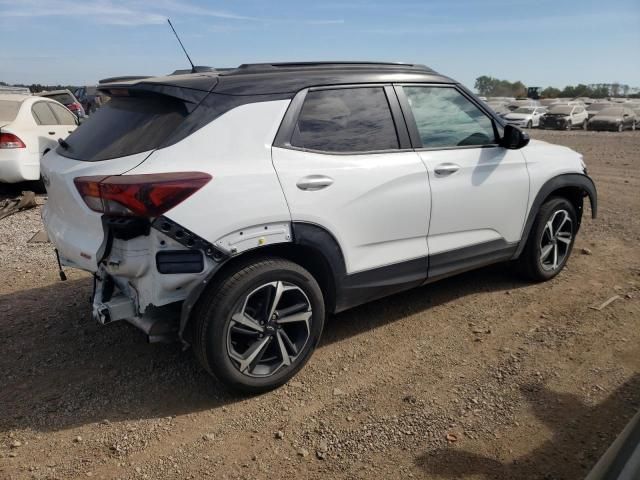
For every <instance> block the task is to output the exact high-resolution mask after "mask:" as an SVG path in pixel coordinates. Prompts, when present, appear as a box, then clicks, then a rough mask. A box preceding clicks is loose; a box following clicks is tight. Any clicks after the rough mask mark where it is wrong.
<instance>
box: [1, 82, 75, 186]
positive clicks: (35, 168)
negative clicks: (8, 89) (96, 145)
mask: <svg viewBox="0 0 640 480" xmlns="http://www.w3.org/2000/svg"><path fill="white" fill-rule="evenodd" d="M0 100H2V101H11V102H18V103H20V108H19V110H18V114H17V116H16V118H15V119H14V120H12V121H10V122H2V121H0V132H2V133H11V134H13V135H16V136H17V137H18V138H19V139H20V140H22V142H23V143H24V144H25V148H7V149H4V148H0V182H5V183H17V182H23V181H27V180H38V179H39V178H40V159H41V158H42V156H43V154H44V153H45V152H46V151H48V150H51V149H54V148H56V147H57V145H58V139H59V138H62V139H64V138H66V137H67V136H68V135H69V134H70V133H71V132H72V131H74V130H75V129H76V127H77V125H76V124H75V123H73V124H64V125H63V124H56V125H38V124H37V123H36V120H35V119H34V117H33V114H32V112H31V109H32V108H33V106H34V105H35V104H36V103H40V102H46V103H51V104H55V105H58V106H59V107H61V108H63V109H65V110H66V111H67V112H69V114H70V115H72V116H73V118H75V116H74V115H73V113H72V112H71V111H69V110H67V108H66V107H65V106H64V105H62V104H61V103H58V102H56V101H55V100H50V99H48V98H43V97H37V96H31V95H18V94H3V95H0Z"/></svg>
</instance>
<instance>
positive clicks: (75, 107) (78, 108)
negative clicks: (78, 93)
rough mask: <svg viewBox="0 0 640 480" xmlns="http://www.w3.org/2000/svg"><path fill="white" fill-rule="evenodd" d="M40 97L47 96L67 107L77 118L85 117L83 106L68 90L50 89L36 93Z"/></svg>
mask: <svg viewBox="0 0 640 480" xmlns="http://www.w3.org/2000/svg"><path fill="white" fill-rule="evenodd" d="M37 95H38V96H40V97H47V98H50V99H52V100H55V101H57V102H60V103H61V104H62V105H64V106H65V107H67V108H68V109H69V110H71V112H73V113H74V114H75V116H76V117H78V118H84V117H86V114H85V112H84V108H83V107H82V104H81V103H80V102H79V101H78V99H77V98H76V97H75V96H74V95H73V93H71V92H70V91H69V90H52V91H50V92H40V93H38V94H37Z"/></svg>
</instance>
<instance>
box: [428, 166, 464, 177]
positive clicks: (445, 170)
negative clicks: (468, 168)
mask: <svg viewBox="0 0 640 480" xmlns="http://www.w3.org/2000/svg"><path fill="white" fill-rule="evenodd" d="M458 170H460V165H456V164H455V163H441V164H440V165H438V166H437V167H436V168H434V169H433V171H434V172H435V173H436V175H437V176H439V177H446V176H447V175H451V174H452V173H456V172H457V171H458Z"/></svg>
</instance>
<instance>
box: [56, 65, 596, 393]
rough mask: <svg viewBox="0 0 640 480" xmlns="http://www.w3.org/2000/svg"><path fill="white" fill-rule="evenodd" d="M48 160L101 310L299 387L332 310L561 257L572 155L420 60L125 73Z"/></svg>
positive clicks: (68, 234) (260, 387)
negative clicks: (470, 273)
mask: <svg viewBox="0 0 640 480" xmlns="http://www.w3.org/2000/svg"><path fill="white" fill-rule="evenodd" d="M99 88H101V89H102V90H103V91H104V92H105V93H107V94H108V95H109V96H110V97H111V101H110V102H109V103H107V104H106V105H105V106H104V107H102V108H101V109H100V110H98V111H97V112H96V113H95V114H94V115H92V116H91V117H90V118H89V120H88V121H87V122H85V123H84V124H83V125H82V126H81V127H80V128H79V129H78V130H77V131H76V132H74V133H73V134H72V135H71V136H70V137H69V138H68V139H67V140H66V142H63V143H62V145H60V147H58V149H57V150H56V151H54V152H50V153H49V154H47V155H46V157H45V158H44V161H43V178H44V181H45V184H46V186H47V190H48V194H49V201H48V203H47V204H46V206H45V208H44V210H43V220H44V223H45V225H46V228H47V230H48V232H49V236H50V238H51V240H52V241H53V243H54V244H55V246H56V248H57V253H58V255H59V259H60V262H61V263H62V265H66V266H70V267H76V268H80V269H84V270H87V271H89V272H93V273H94V274H95V292H94V296H93V314H94V317H95V318H96V319H97V320H98V321H99V322H101V323H103V324H106V323H109V322H113V321H116V320H126V321H128V322H130V323H132V324H134V325H136V326H137V327H139V328H141V329H142V330H143V331H144V332H145V333H146V334H147V335H148V336H149V339H150V340H151V341H160V340H168V339H175V338H180V339H181V340H182V341H183V342H184V343H185V344H188V345H191V346H193V349H194V351H195V353H196V355H197V357H198V358H199V360H200V361H201V362H202V364H203V365H204V367H205V368H206V369H207V370H208V371H209V372H210V373H212V374H215V376H217V377H218V378H219V379H220V380H221V381H222V382H223V383H225V384H226V385H228V386H231V387H233V388H236V389H240V390H243V391H246V392H259V391H264V390H268V389H271V388H274V387H277V386H279V385H281V384H283V383H284V382H286V381H287V380H288V379H289V378H291V377H292V376H293V375H294V374H295V373H296V372H297V371H298V370H299V369H300V368H302V366H303V365H304V364H305V362H306V361H307V360H308V359H309V357H310V356H311V353H312V352H313V350H314V348H315V347H316V345H317V344H318V340H319V338H320V334H321V332H322V328H323V324H324V321H325V317H326V315H327V314H330V313H335V312H339V311H342V310H345V309H347V308H350V307H353V306H356V305H359V304H362V303H364V302H368V301H370V300H373V299H376V298H380V297H383V296H385V295H389V294H392V293H395V292H399V291H402V290H406V289H408V288H412V287H419V286H421V285H424V284H427V283H429V282H432V281H434V280H437V279H440V278H443V277H446V276H450V275H454V274H456V273H459V272H463V271H465V270H469V269H473V268H477V267H481V266H483V265H487V264H490V263H495V262H502V261H514V262H515V263H517V265H518V266H519V268H520V270H521V271H522V272H523V273H525V274H526V275H528V276H529V278H531V279H534V280H547V279H549V278H552V277H553V276H555V275H556V274H557V273H558V272H559V271H560V270H561V269H562V268H563V266H564V265H565V263H566V262H567V259H568V258H569V255H570V253H571V248H572V246H573V242H574V239H575V235H576V234H577V232H578V228H579V226H580V219H581V216H582V209H583V198H584V197H585V196H589V198H590V200H591V210H592V214H593V215H595V213H596V191H595V187H594V184H593V182H592V181H591V179H590V178H589V177H588V176H587V175H586V170H585V166H584V164H583V162H582V157H581V155H579V154H578V153H576V152H574V151H572V150H570V149H568V148H565V147H559V146H554V145H550V144H547V143H544V142H539V141H532V142H529V138H528V137H527V135H526V134H524V133H523V132H521V131H520V130H519V129H517V128H516V127H513V126H510V125H505V123H504V121H503V120H501V119H500V118H499V117H497V116H496V115H495V114H494V113H492V111H491V110H489V109H488V108H487V107H486V106H485V105H484V103H483V102H481V101H479V100H478V99H477V98H476V97H475V96H474V95H473V94H471V93H470V92H469V91H467V90H466V89H465V88H464V87H463V86H461V85H460V84H458V83H456V82H455V81H453V80H451V79H449V78H447V77H444V76H442V75H440V74H438V73H436V72H434V71H433V70H430V69H429V68H426V67H424V66H419V65H406V64H381V63H326V62H325V63H297V64H259V65H242V66H240V67H238V68H237V69H234V70H229V71H220V72H215V71H213V72H206V73H194V74H186V75H170V76H167V77H160V78H146V79H140V78H139V79H135V80H126V79H123V80H122V81H119V80H117V79H111V80H110V83H108V84H101V85H100V87H99Z"/></svg>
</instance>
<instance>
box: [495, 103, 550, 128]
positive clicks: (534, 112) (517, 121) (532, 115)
mask: <svg viewBox="0 0 640 480" xmlns="http://www.w3.org/2000/svg"><path fill="white" fill-rule="evenodd" d="M545 113H547V109H546V108H545V107H518V108H516V109H515V110H514V111H513V112H511V113H507V114H506V115H503V118H504V119H505V120H506V121H507V123H510V124H511V125H516V126H518V127H525V128H532V127H538V126H540V117H541V116H542V115H544V114H545Z"/></svg>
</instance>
